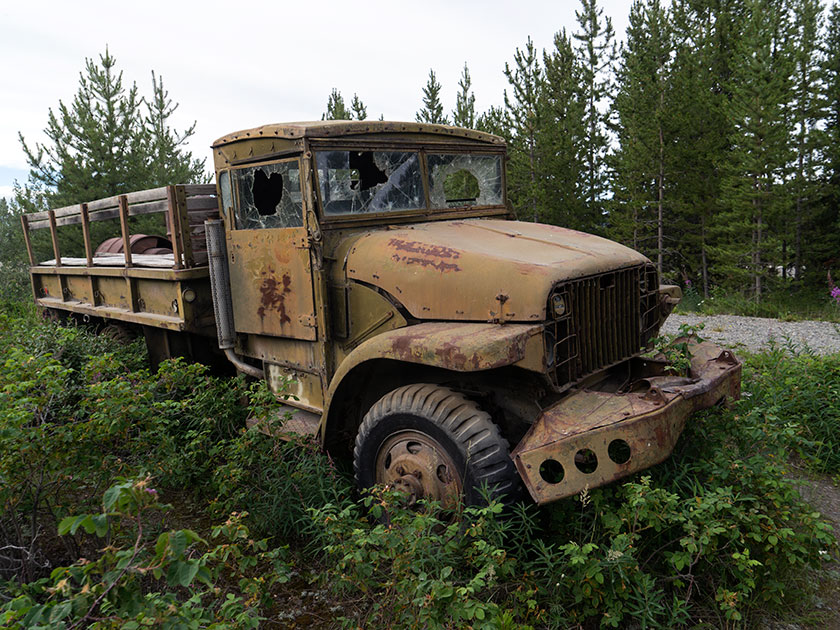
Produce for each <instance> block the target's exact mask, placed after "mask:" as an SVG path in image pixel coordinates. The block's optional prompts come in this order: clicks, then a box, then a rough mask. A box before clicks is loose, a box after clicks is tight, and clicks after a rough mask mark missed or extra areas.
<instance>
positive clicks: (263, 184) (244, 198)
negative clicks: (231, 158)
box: [232, 160, 303, 230]
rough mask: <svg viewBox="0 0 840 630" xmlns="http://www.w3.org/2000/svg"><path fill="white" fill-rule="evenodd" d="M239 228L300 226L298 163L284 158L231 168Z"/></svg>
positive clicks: (300, 205)
mask: <svg viewBox="0 0 840 630" xmlns="http://www.w3.org/2000/svg"><path fill="white" fill-rule="evenodd" d="M232 177H233V183H234V187H235V188H236V191H237V193H238V204H237V206H236V227H237V228H239V229H240V230H254V229H260V228H285V227H302V226H303V205H302V194H301V189H300V164H299V163H298V161H297V160H291V161H289V160H287V161H285V162H277V163H275V164H262V165H260V166H252V167H248V168H243V169H238V170H235V171H232Z"/></svg>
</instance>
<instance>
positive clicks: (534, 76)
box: [504, 37, 545, 221]
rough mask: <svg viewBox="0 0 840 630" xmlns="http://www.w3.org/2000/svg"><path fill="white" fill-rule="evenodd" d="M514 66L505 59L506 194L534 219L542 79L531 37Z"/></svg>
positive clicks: (516, 207)
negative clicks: (506, 120) (507, 126)
mask: <svg viewBox="0 0 840 630" xmlns="http://www.w3.org/2000/svg"><path fill="white" fill-rule="evenodd" d="M513 62H514V64H515V66H514V68H513V69H511V67H510V66H509V65H508V64H507V63H506V64H505V76H506V77H507V80H508V83H509V84H510V87H511V94H510V95H509V94H508V91H507V90H505V93H504V97H505V110H506V114H507V119H508V121H509V126H510V131H509V136H508V155H509V156H510V162H509V165H508V195H509V197H510V199H511V202H512V203H513V207H514V208H515V209H518V210H520V211H521V212H522V213H523V214H525V215H526V216H529V217H530V218H531V219H532V220H533V221H537V220H538V219H539V218H540V213H539V192H538V184H537V178H538V174H537V132H538V130H539V128H540V124H541V121H540V119H539V105H538V101H539V98H540V92H541V91H542V88H543V83H544V80H545V77H544V73H543V69H542V68H541V67H540V61H539V56H538V54H537V51H536V48H535V47H534V42H533V41H532V40H531V38H530V37H529V38H528V41H527V42H526V43H525V49H524V50H520V49H519V48H517V49H516V52H515V53H514V55H513Z"/></svg>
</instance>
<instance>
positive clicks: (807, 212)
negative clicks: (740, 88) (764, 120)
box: [782, 0, 824, 280]
mask: <svg viewBox="0 0 840 630" xmlns="http://www.w3.org/2000/svg"><path fill="white" fill-rule="evenodd" d="M793 16H794V25H793V26H794V32H793V38H792V42H791V43H792V46H793V55H794V62H795V73H794V77H793V102H792V106H791V114H792V116H793V120H792V121H791V122H792V123H793V132H794V137H793V138H792V139H791V141H792V145H793V146H794V151H795V163H794V165H793V169H792V170H793V173H794V175H793V181H792V182H791V184H792V192H793V197H794V212H795V215H794V221H793V222H791V223H792V226H791V227H792V228H793V230H792V231H793V234H792V235H791V234H790V231H791V230H787V232H788V233H787V234H785V235H784V238H785V239H786V241H785V243H787V241H788V240H790V239H791V238H792V240H793V247H794V255H793V274H794V277H795V278H796V279H797V280H799V279H801V276H802V268H803V265H804V259H805V252H804V251H803V249H809V250H810V249H811V248H810V247H806V245H805V239H804V237H805V232H806V230H809V229H810V227H811V223H812V221H813V218H814V214H815V210H816V204H815V202H816V200H817V197H818V192H819V189H818V177H817V174H818V171H819V169H820V166H821V165H820V156H819V154H818V153H819V150H820V148H821V145H822V143H823V131H822V129H820V127H819V125H820V122H821V119H822V118H823V116H824V111H823V106H822V100H821V94H820V87H821V86H820V84H819V75H820V57H819V55H818V51H819V46H820V39H819V35H820V33H821V30H822V29H821V24H820V23H821V17H822V11H821V7H820V3H819V0H795V2H794V5H793ZM788 225H790V224H788ZM809 236H810V239H809V240H810V242H811V243H812V245H816V244H817V242H819V241H822V240H823V238H821V237H822V234H820V233H811V234H809ZM785 249H786V248H785ZM788 267H789V257H788V256H787V255H785V256H783V260H782V269H783V271H784V275H785V276H786V275H787V269H788Z"/></svg>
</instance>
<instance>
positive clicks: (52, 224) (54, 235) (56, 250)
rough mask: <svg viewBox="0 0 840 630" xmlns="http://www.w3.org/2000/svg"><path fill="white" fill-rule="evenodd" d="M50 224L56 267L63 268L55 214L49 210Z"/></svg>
mask: <svg viewBox="0 0 840 630" xmlns="http://www.w3.org/2000/svg"><path fill="white" fill-rule="evenodd" d="M47 212H49V222H50V238H51V239H52V246H53V253H54V254H55V266H56V267H61V250H60V249H59V247H58V231H57V230H56V229H55V227H56V226H55V212H53V211H52V210H48V211H47Z"/></svg>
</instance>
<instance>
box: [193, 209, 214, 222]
mask: <svg viewBox="0 0 840 630" xmlns="http://www.w3.org/2000/svg"><path fill="white" fill-rule="evenodd" d="M218 218H219V211H218V210H194V211H192V212H190V225H204V222H205V221H206V220H207V219H218Z"/></svg>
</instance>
